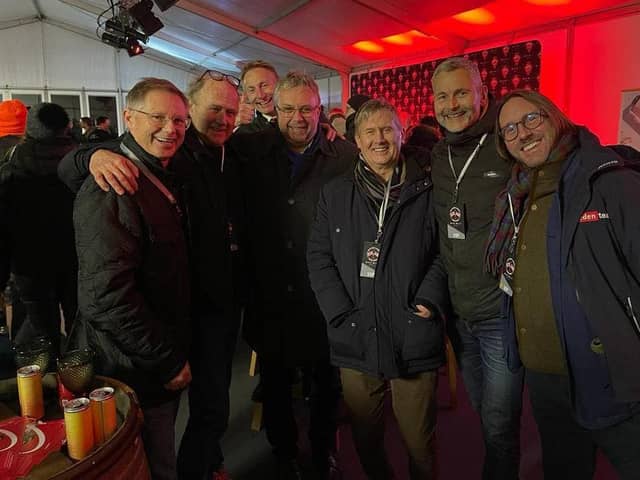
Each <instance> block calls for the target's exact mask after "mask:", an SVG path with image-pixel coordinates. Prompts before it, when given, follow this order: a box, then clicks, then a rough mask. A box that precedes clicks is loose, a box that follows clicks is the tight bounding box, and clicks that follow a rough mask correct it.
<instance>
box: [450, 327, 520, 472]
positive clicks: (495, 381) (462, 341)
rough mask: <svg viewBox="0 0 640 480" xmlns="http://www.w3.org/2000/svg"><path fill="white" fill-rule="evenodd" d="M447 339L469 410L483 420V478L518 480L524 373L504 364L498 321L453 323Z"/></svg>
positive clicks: (500, 329)
mask: <svg viewBox="0 0 640 480" xmlns="http://www.w3.org/2000/svg"><path fill="white" fill-rule="evenodd" d="M450 330H452V331H450V332H449V338H450V340H451V344H452V345H453V349H454V351H455V354H456V359H457V361H458V365H459V366H460V370H461V371H462V379H463V381H464V384H465V387H466V390H467V393H468V395H469V399H470V401H471V406H472V407H473V409H474V410H475V411H476V412H478V413H479V414H480V421H481V424H482V435H483V438H484V445H485V459H484V466H483V469H482V478H483V479H485V480H503V479H504V480H511V479H517V478H518V469H519V466H520V414H521V412H522V388H523V376H524V374H523V369H522V368H521V369H520V370H519V371H518V372H516V373H513V372H511V371H510V370H509V368H508V366H507V363H506V361H505V358H504V349H503V344H502V323H501V320H500V318H499V317H496V318H491V319H488V320H481V321H478V322H473V323H471V322H467V321H464V320H457V321H455V324H454V328H453V329H450Z"/></svg>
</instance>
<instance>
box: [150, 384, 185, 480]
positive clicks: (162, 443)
mask: <svg viewBox="0 0 640 480" xmlns="http://www.w3.org/2000/svg"><path fill="white" fill-rule="evenodd" d="M179 405H180V397H177V398H176V399H174V400H171V401H170V402H167V403H163V404H161V405H158V406H155V407H147V408H143V409H142V413H143V415H144V423H143V425H142V442H143V443H144V452H145V454H146V455H147V460H148V462H149V469H150V470H151V479H152V480H176V478H177V474H176V448H175V437H176V433H175V423H176V416H177V415H178V406H179Z"/></svg>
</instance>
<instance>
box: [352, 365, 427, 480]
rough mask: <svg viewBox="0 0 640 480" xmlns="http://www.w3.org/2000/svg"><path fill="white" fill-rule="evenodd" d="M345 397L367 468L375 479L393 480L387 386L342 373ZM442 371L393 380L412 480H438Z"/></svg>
mask: <svg viewBox="0 0 640 480" xmlns="http://www.w3.org/2000/svg"><path fill="white" fill-rule="evenodd" d="M340 375H341V377H342V392H343V395H344V401H345V403H346V405H347V407H348V408H349V412H350V415H351V431H352V433H353V441H354V444H355V446H356V450H357V452H358V456H359V457H360V463H361V464H362V469H363V470H364V471H365V473H366V474H367V478H369V479H370V480H388V479H390V478H393V473H392V469H391V466H390V465H389V462H388V461H387V455H386V453H385V449H384V395H385V390H386V386H387V382H386V381H385V380H383V379H381V378H378V377H374V376H371V375H367V374H366V373H362V372H359V371H357V370H352V369H349V368H341V369H340ZM437 375H438V374H437V372H436V371H430V372H423V373H420V374H416V375H412V376H410V377H406V378H394V379H391V380H389V381H388V383H389V385H390V386H391V399H392V404H393V413H394V415H395V417H396V420H397V422H398V427H399V428H400V432H401V434H402V438H403V439H404V443H405V445H406V447H407V452H408V454H409V478H410V479H411V480H433V479H435V478H437V471H436V470H437V467H436V448H435V447H436V445H435V443H436V441H435V440H436V399H435V392H436V381H437Z"/></svg>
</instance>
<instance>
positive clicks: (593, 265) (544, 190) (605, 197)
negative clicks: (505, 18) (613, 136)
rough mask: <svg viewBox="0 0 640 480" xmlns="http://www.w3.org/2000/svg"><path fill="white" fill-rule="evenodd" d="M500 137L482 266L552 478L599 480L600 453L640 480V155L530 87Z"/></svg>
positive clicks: (624, 475)
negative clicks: (503, 180)
mask: <svg viewBox="0 0 640 480" xmlns="http://www.w3.org/2000/svg"><path fill="white" fill-rule="evenodd" d="M496 131H497V132H499V137H498V138H497V139H496V140H497V149H498V153H499V154H500V156H501V157H502V158H503V159H504V160H505V161H507V162H508V163H509V165H511V166H512V172H511V179H510V181H509V183H508V184H507V188H506V189H505V190H504V192H502V193H501V195H500V196H499V197H498V199H497V201H496V210H495V218H494V222H493V228H492V235H491V237H490V238H491V240H490V242H489V244H488V248H487V256H486V267H487V269H488V270H489V271H491V272H492V273H494V274H497V275H500V276H501V286H502V288H503V290H504V291H505V292H506V293H507V296H506V299H507V308H506V309H505V323H504V328H505V338H506V339H507V344H506V349H507V358H508V359H509V360H510V364H511V366H512V368H514V369H518V368H519V367H520V362H522V364H524V367H525V369H526V383H527V387H528V391H529V398H530V400H531V406H532V409H533V416H534V418H535V421H536V424H537V426H538V431H539V432H540V440H541V443H542V457H543V467H544V478H545V479H547V480H561V479H562V480H564V479H568V478H571V479H576V480H589V479H591V478H593V475H594V470H595V463H596V450H598V449H599V450H601V451H602V452H603V453H604V455H605V456H606V457H607V458H608V459H609V461H610V462H611V464H612V465H613V466H614V467H615V469H616V470H617V472H618V474H619V476H620V477H619V478H621V479H625V480H631V479H636V478H638V474H639V472H640V375H638V370H637V366H638V365H640V323H639V322H638V317H637V315H638V314H637V313H636V310H635V308H636V306H637V305H640V283H638V279H639V278H640V263H639V261H638V260H639V257H638V252H637V244H638V233H639V232H640V214H639V213H638V209H637V207H636V205H637V201H638V192H639V191H640V170H639V168H638V167H639V166H640V153H639V152H637V151H636V150H634V149H632V148H630V147H623V146H617V147H615V148H611V147H603V146H602V145H601V144H600V141H599V140H598V138H597V137H596V136H595V135H594V134H593V133H591V132H590V131H589V130H588V129H587V128H586V127H579V126H577V125H575V124H574V123H573V122H572V121H571V120H569V118H567V117H566V116H565V115H564V114H563V113H562V112H561V111H560V109H559V108H558V107H557V106H556V105H555V104H554V103H552V102H551V101H550V100H549V99H548V98H547V97H545V96H543V95H541V94H539V93H537V92H532V91H524V90H520V91H514V92H511V93H509V94H508V95H507V96H506V97H505V99H504V102H503V103H502V105H501V106H500V107H499V108H498V116H497V122H496Z"/></svg>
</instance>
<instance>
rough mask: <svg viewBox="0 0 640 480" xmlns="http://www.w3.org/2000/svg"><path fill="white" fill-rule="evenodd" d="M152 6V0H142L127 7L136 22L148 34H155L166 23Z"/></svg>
mask: <svg viewBox="0 0 640 480" xmlns="http://www.w3.org/2000/svg"><path fill="white" fill-rule="evenodd" d="M152 8H153V2H152V1H151V0H142V1H141V2H138V3H136V4H135V5H133V6H131V7H129V8H127V11H128V12H129V15H131V17H133V19H134V20H135V21H136V23H137V24H138V25H140V28H142V30H143V31H144V33H146V34H147V35H153V34H154V33H156V32H157V31H158V30H160V29H161V28H162V27H164V24H163V23H162V22H161V21H160V19H159V18H158V17H156V16H155V15H154V14H153V12H152V11H151V9H152Z"/></svg>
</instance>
